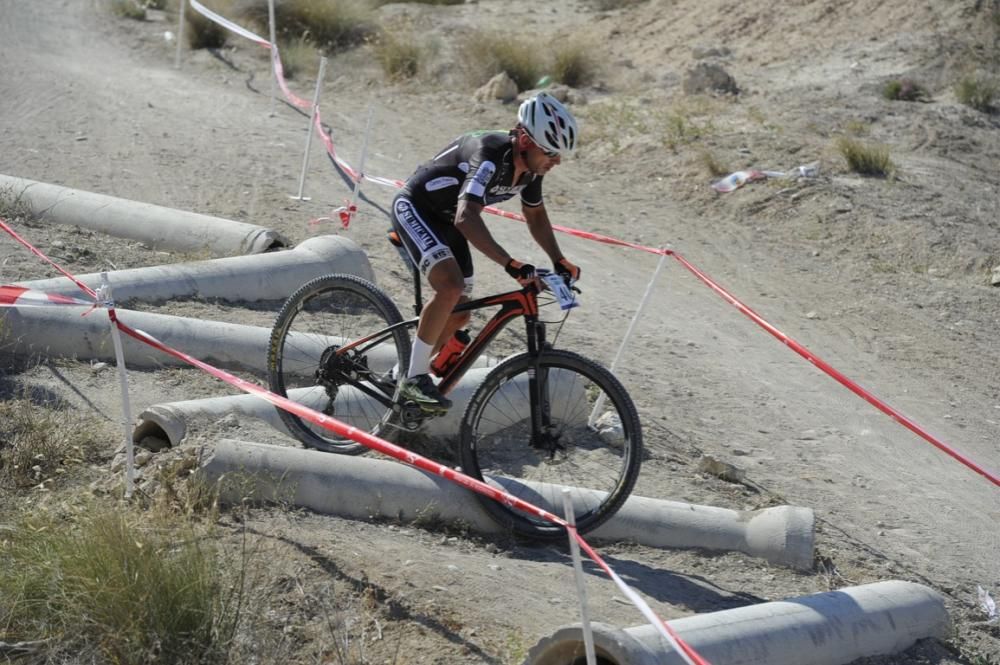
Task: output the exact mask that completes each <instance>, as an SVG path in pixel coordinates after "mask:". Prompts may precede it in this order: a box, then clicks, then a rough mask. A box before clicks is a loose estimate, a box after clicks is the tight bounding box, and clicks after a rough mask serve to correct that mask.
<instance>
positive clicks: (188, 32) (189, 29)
mask: <svg viewBox="0 0 1000 665" xmlns="http://www.w3.org/2000/svg"><path fill="white" fill-rule="evenodd" d="M202 4H203V5H205V6H206V7H208V8H209V9H211V10H212V11H213V12H215V13H216V14H220V15H221V16H225V17H227V18H230V17H232V16H233V2H232V0H205V2H203V3H202ZM184 21H185V25H184V36H185V37H186V38H187V42H188V46H190V47H191V48H192V49H195V50H197V49H202V48H207V49H213V48H222V47H223V46H225V45H226V40H227V39H228V38H229V31H228V30H227V29H226V28H223V27H222V26H221V25H219V24H218V23H216V22H215V21H211V20H209V19H207V18H205V17H204V16H202V15H201V14H200V13H198V12H196V11H195V10H193V9H191V5H186V10H185V12H184Z"/></svg>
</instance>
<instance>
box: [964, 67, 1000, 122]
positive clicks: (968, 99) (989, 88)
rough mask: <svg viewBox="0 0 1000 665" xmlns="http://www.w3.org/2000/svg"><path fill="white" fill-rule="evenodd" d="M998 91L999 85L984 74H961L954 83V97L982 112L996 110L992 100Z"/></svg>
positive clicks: (995, 97)
mask: <svg viewBox="0 0 1000 665" xmlns="http://www.w3.org/2000/svg"><path fill="white" fill-rule="evenodd" d="M998 93H1000V86H998V85H997V83H996V81H993V80H991V79H989V78H987V77H985V76H981V75H977V74H970V75H968V76H963V77H962V78H961V79H960V80H959V82H958V83H957V84H956V85H955V97H957V98H958V101H960V102H961V103H963V104H965V105H966V106H968V107H971V108H974V109H976V110H977V111H981V112H983V113H993V112H994V111H996V107H995V106H994V102H995V101H996V99H997V96H998Z"/></svg>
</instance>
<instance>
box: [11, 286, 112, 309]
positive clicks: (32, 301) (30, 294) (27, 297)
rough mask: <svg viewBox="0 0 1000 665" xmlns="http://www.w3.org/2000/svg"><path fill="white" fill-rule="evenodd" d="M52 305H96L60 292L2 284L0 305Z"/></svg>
mask: <svg viewBox="0 0 1000 665" xmlns="http://www.w3.org/2000/svg"><path fill="white" fill-rule="evenodd" d="M52 305H90V306H93V305H94V301H92V300H80V299H79V298H71V297H69V296H64V295H60V294H58V293H45V292H44V291H35V290H33V289H27V288H25V287H23V286H10V285H7V286H0V307H50V306H52Z"/></svg>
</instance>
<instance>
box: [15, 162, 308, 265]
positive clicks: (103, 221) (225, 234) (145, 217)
mask: <svg viewBox="0 0 1000 665" xmlns="http://www.w3.org/2000/svg"><path fill="white" fill-rule="evenodd" d="M3 189H9V190H10V193H11V195H13V196H14V197H18V198H20V200H21V201H24V202H25V203H27V204H28V206H29V207H30V208H31V211H32V213H33V214H34V215H35V216H36V217H38V218H39V219H41V220H48V221H50V222H52V223H54V224H60V225H71V226H81V227H83V228H85V229H91V230H94V231H100V232H101V233H106V234H108V235H109V236H114V237H116V238H130V239H132V240H138V241H140V242H143V243H145V244H147V245H149V246H150V247H152V248H154V249H161V250H171V251H176V252H201V251H204V250H206V249H207V250H208V251H209V252H211V254H212V255H213V256H234V255H238V254H259V253H261V252H267V251H271V250H274V249H281V248H282V247H287V246H288V244H289V243H288V240H287V239H285V238H284V237H282V236H281V235H280V234H279V233H278V232H277V231H273V230H271V229H266V228H263V227H260V226H254V225H253V224H245V223H243V222H234V221H231V220H228V219H222V218H220V217H210V216H208V215H200V214H198V213H194V212H186V211H184V210H174V209H172V208H164V207H162V206H158V205H153V204H151V203H140V202H138V201H129V200H128V199H119V198H116V197H114V196H105V195H103V194H94V193H91V192H84V191H81V190H78V189H69V188H68V187H60V186H58V185H49V184H46V183H43V182H35V181H34V180H27V179H24V178H16V177H14V176H8V175H2V174H0V190H3Z"/></svg>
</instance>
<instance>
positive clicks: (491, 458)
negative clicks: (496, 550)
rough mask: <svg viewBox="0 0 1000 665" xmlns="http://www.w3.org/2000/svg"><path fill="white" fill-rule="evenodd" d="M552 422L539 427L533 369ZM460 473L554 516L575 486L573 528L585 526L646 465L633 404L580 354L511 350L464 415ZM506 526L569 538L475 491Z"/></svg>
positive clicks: (602, 515) (617, 502)
mask: <svg viewBox="0 0 1000 665" xmlns="http://www.w3.org/2000/svg"><path fill="white" fill-rule="evenodd" d="M532 373H534V375H535V378H536V380H537V382H538V386H539V394H540V395H541V402H540V404H541V405H542V409H541V411H542V412H543V413H547V414H548V426H547V427H546V428H545V429H544V431H543V432H542V433H541V434H540V435H539V436H536V435H534V434H533V433H532V432H533V427H532V415H531V398H530V390H529V386H530V377H531V374H532ZM460 446H461V450H460V452H459V455H460V459H461V463H462V469H463V471H464V472H465V473H466V474H468V475H470V476H473V477H474V478H478V479H480V480H483V481H485V482H487V483H489V484H490V485H493V486H494V487H498V488H500V489H503V490H505V491H506V492H508V493H509V494H512V495H513V496H515V497H517V498H519V499H523V500H525V501H527V502H529V503H532V504H534V505H535V506H538V507H540V508H544V509H545V510H548V511H549V512H552V513H555V514H557V515H563V514H564V510H563V498H562V489H563V488H564V487H568V488H570V490H571V498H572V502H573V510H574V515H575V519H576V524H577V529H578V530H579V531H580V533H586V532H587V531H590V530H592V529H594V528H596V527H597V526H599V525H600V524H601V523H602V522H604V521H605V520H607V519H608V518H610V517H611V516H612V515H614V514H615V512H616V511H617V510H618V509H619V508H620V507H621V505H622V503H624V501H625V499H627V498H628V496H629V494H630V493H631V491H632V487H633V486H634V485H635V481H636V480H637V479H638V477H639V466H640V464H641V463H642V460H641V457H642V428H641V426H640V423H639V415H638V413H637V412H636V409H635V405H634V404H633V403H632V400H631V398H630V397H629V396H628V393H627V392H626V391H625V388H624V387H623V386H622V385H621V383H619V381H618V379H616V378H615V377H614V375H613V374H611V372H609V371H608V370H606V369H604V368H603V367H601V366H600V365H598V364H597V363H595V362H593V361H591V360H588V359H587V358H584V357H583V356H580V355H578V354H576V353H572V352H569V351H559V350H546V351H543V352H542V354H541V356H540V357H538V358H537V360H536V358H535V357H534V356H531V355H529V354H527V353H525V354H521V355H518V356H514V357H513V358H510V359H508V360H506V361H505V362H503V363H501V364H500V365H498V366H497V367H496V368H495V369H494V370H493V371H492V372H490V373H489V375H487V377H486V379H485V380H484V381H483V383H482V385H480V386H479V388H478V389H477V390H476V392H475V394H474V395H473V396H472V400H471V401H470V402H469V406H468V408H467V409H466V412H465V415H464V417H463V419H462V430H461V439H460ZM477 498H478V499H479V500H480V501H481V502H482V504H483V506H484V507H485V508H486V510H487V511H488V512H489V513H490V515H491V516H492V517H493V518H494V519H496V520H497V521H498V522H499V523H500V524H501V525H503V526H504V527H506V528H509V529H511V530H513V531H515V532H517V533H520V534H522V535H527V536H531V537H535V538H542V539H549V538H561V537H564V534H565V531H564V530H563V529H562V527H559V526H555V525H553V524H552V523H550V522H546V521H544V520H542V519H541V518H539V517H535V516H532V515H529V514H528V513H524V512H521V511H519V510H515V509H513V508H509V507H507V506H505V505H503V504H501V503H499V502H497V501H493V500H492V499H489V498H488V497H485V496H482V495H477Z"/></svg>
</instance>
